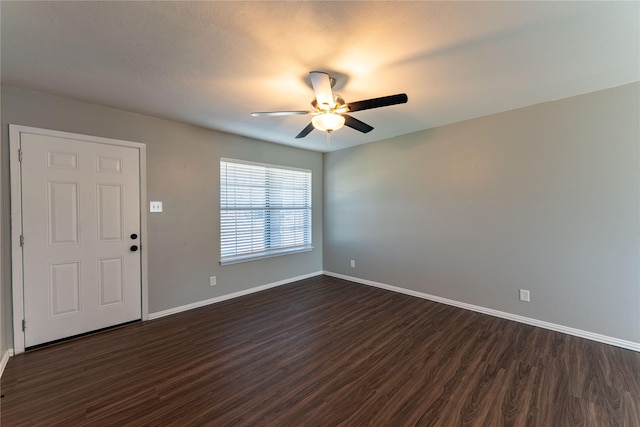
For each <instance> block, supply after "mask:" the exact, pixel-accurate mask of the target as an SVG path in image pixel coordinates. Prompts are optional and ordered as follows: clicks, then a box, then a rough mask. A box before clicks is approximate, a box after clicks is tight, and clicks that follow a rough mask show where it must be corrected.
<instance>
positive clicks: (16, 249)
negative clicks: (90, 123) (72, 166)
mask: <svg viewBox="0 0 640 427" xmlns="http://www.w3.org/2000/svg"><path fill="white" fill-rule="evenodd" d="M22 133H29V134H36V135H45V136H51V137H59V138H66V139H75V140H79V141H85V142H93V143H99V144H109V145H117V146H121V147H129V148H135V149H138V150H139V152H140V249H141V251H140V255H141V265H140V269H141V271H140V278H141V285H142V289H141V292H142V307H141V308H142V320H143V321H144V320H148V319H149V298H148V282H147V251H146V247H147V209H146V205H147V190H146V188H147V178H146V177H147V151H146V145H145V144H143V143H140V142H131V141H123V140H118V139H111V138H102V137H98V136H89V135H80V134H75V133H69V132H60V131H55V130H49V129H39V128H35V127H30V126H21V125H12V124H10V125H9V144H10V145H9V147H10V149H9V163H10V168H11V289H12V294H13V354H19V353H23V352H24V350H25V344H24V343H25V335H24V331H23V330H22V321H23V319H24V283H23V279H24V277H23V271H22V265H23V256H24V253H23V251H22V246H21V245H20V236H21V235H22V181H21V176H20V159H19V151H18V150H19V148H20V139H21V134H22Z"/></svg>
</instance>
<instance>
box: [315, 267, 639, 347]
mask: <svg viewBox="0 0 640 427" xmlns="http://www.w3.org/2000/svg"><path fill="white" fill-rule="evenodd" d="M323 274H325V275H327V276H331V277H337V278H338V279H344V280H349V281H351V282H356V283H360V284H363V285H368V286H374V287H376V288H382V289H386V290H388V291H393V292H398V293H401V294H405V295H410V296H414V297H418V298H422V299H426V300H429V301H434V302H439V303H442V304H447V305H451V306H453V307H458V308H463V309H465V310H471V311H475V312H478V313H482V314H488V315H489V316H494V317H500V318H503V319H507V320H513V321H516V322H519V323H525V324H527V325H532V326H537V327H540V328H544V329H549V330H552V331H556V332H562V333H565V334H568V335H573V336H576V337H580V338H586V339H588V340H592V341H597V342H601V343H604V344H610V345H613V346H616V347H622V348H626V349H628V350H633V351H638V352H640V343H637V342H633V341H626V340H621V339H619V338H614V337H610V336H607V335H601V334H596V333H593V332H589V331H583V330H581V329H576V328H571V327H568V326H563V325H558V324H555V323H550V322H545V321H543V320H537V319H532V318H529V317H525V316H520V315H517V314H511V313H507V312H504V311H499V310H494V309H492V308H486V307H481V306H479V305H473V304H467V303H464V302H460V301H456V300H452V299H448V298H442V297H438V296H435V295H430V294H425V293H423V292H418V291H413V290H411V289H405V288H400V287H398V286H393V285H387V284H385V283H380V282H374V281H372V280H367V279H360V278H358V277H353V276H347V275H344V274H338V273H332V272H330V271H323Z"/></svg>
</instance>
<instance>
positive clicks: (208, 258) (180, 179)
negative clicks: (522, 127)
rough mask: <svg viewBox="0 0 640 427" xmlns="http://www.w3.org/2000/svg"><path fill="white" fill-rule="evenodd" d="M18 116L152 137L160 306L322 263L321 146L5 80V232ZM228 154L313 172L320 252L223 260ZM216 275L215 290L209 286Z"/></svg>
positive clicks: (27, 121) (155, 286)
mask: <svg viewBox="0 0 640 427" xmlns="http://www.w3.org/2000/svg"><path fill="white" fill-rule="evenodd" d="M9 123H12V124H19V125H25V126H34V127H40V128H45V129H54V130H59V131H66V132H74V133H80V134H87V135H95V136H101V137H107V138H116V139H124V140H129V141H136V142H142V143H145V144H147V196H148V199H149V200H161V201H163V202H164V203H163V208H164V212H163V213H150V214H148V229H147V238H148V241H147V243H148V247H147V251H148V252H147V253H148V260H149V312H151V313H154V312H158V311H162V310H166V309H170V308H174V307H179V306H182V305H186V304H190V303H194V302H198V301H202V300H205V299H209V298H214V297H217V296H221V295H225V294H229V293H232V292H237V291H241V290H245V289H249V288H252V287H256V286H259V285H263V284H268V283H273V282H277V281H280V280H285V279H289V278H292V277H297V276H300V275H305V274H309V273H313V272H318V271H321V270H322V154H321V153H316V152H311V151H306V150H300V149H296V148H292V147H285V146H283V145H279V144H273V143H268V142H264V141H258V140H253V139H249V138H244V137H240V136H235V135H230V134H225V133H221V132H215V131H211V130H206V129H202V128H198V127H194V126H189V125H184V124H180V123H176V122H170V121H166V120H160V119H157V118H153V117H148V116H143V115H139V114H133V113H129V112H125V111H120V110H115V109H111V108H106V107H102V106H97V105H92V104H87V103H83V102H78V101H74V100H70V99H65V98H61V97H57V96H52V95H46V94H42V93H37V92H31V91H26V90H22V89H18V88H15V87H8V86H3V88H2V191H3V193H2V194H3V206H4V211H3V216H2V218H3V219H4V222H3V223H2V224H3V230H2V231H3V235H4V236H10V233H9V231H10V225H9V219H8V218H9V217H8V207H9V179H8V177H9V167H8V163H9V161H8V157H9V156H8V145H9V143H8V124H9ZM220 157H229V158H237V159H245V160H251V161H256V162H265V163H273V164H279V165H286V166H292V167H299V168H307V169H311V170H312V173H313V188H312V191H313V235H312V239H313V245H314V246H315V249H314V250H313V251H311V252H305V253H300V254H295V255H286V256H281V257H276V258H269V259H264V260H259V261H251V262H245V263H241V264H234V265H229V266H224V267H221V266H220V265H219V263H218V261H219V257H220V243H219V242H220V239H219V215H220V213H219V185H220V179H219V173H220V172H219V169H220V168H219V161H220ZM9 251H10V242H9V240H8V238H7V239H4V240H3V246H2V254H3V266H2V267H3V268H2V272H3V277H2V283H3V284H4V286H5V287H10V286H11V285H10V283H11V282H10V257H9V255H8V254H9ZM213 275H215V276H217V282H218V285H217V286H215V287H211V286H209V276H213ZM6 295H7V294H6V293H5V296H6ZM4 302H5V306H4V312H5V320H9V321H10V319H11V301H10V298H5V300H4ZM7 323H8V328H9V329H10V328H11V325H10V323H9V322H7ZM3 329H7V328H6V327H5V328H3ZM9 345H11V343H9ZM0 350H3V351H4V350H5V349H0Z"/></svg>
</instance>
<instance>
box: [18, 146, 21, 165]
mask: <svg viewBox="0 0 640 427" xmlns="http://www.w3.org/2000/svg"><path fill="white" fill-rule="evenodd" d="M18 161H19V162H21V161H22V148H21V149H19V150H18Z"/></svg>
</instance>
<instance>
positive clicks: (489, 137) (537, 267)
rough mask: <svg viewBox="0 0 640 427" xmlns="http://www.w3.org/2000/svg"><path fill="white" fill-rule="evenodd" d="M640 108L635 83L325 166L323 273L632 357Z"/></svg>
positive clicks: (636, 317)
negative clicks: (561, 333) (527, 298)
mask: <svg viewBox="0 0 640 427" xmlns="http://www.w3.org/2000/svg"><path fill="white" fill-rule="evenodd" d="M409 98H411V94H409ZM639 100H640V84H638V83H635V84H631V85H625V86H621V87H618V88H613V89H609V90H604V91H600V92H595V93H592V94H587V95H582V96H577V97H573V98H568V99H564V100H560V101H556V102H549V103H544V104H539V105H535V106H532V107H527V108H522V109H518V110H512V111H508V112H504V113H500V114H495V115H491V116H487V117H482V118H478V119H474V120H469V121H465V122H460V123H457V124H452V125H449V126H443V127H440V128H436V129H432V130H429V131H423V132H418V133H414V134H410V135H405V136H402V137H398V138H394V139H391V140H387V141H383V142H379V143H374V144H369V145H364V146H359V147H355V148H353V149H347V150H341V151H337V152H332V153H327V154H325V157H324V177H325V185H324V197H325V199H324V209H325V211H324V261H323V262H324V269H325V270H327V271H330V272H335V273H339V274H344V275H349V276H353V277H358V278H361V279H366V280H371V281H376V282H380V283H384V284H388V285H394V286H398V287H402V288H405V289H409V290H413V291H417V292H422V293H427V294H432V295H435V296H439V297H443V298H449V299H452V300H456V301H460V302H464V303H468V304H474V305H477V306H481V307H485V308H490V309H494V310H500V311H503V312H508V313H512V314H517V315H521V316H526V317H529V318H533V319H538V320H543V321H546V322H551V323H555V324H559V325H563V326H568V327H573V328H578V329H581V330H585V331H589V332H593V333H598V334H603V335H607V336H610V337H614V338H618V339H622V340H628V341H632V342H635V343H640V274H639V268H640V266H639V265H640V264H639V260H640V245H639V235H640V234H639V232H640V227H639V223H640V168H639V166H640V165H639V162H638V160H639V142H640V108H639ZM409 102H411V101H409ZM351 259H354V260H355V261H356V268H350V267H349V260H351ZM519 288H524V289H529V290H530V291H531V303H528V304H527V303H523V302H520V301H518V289H519Z"/></svg>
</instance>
